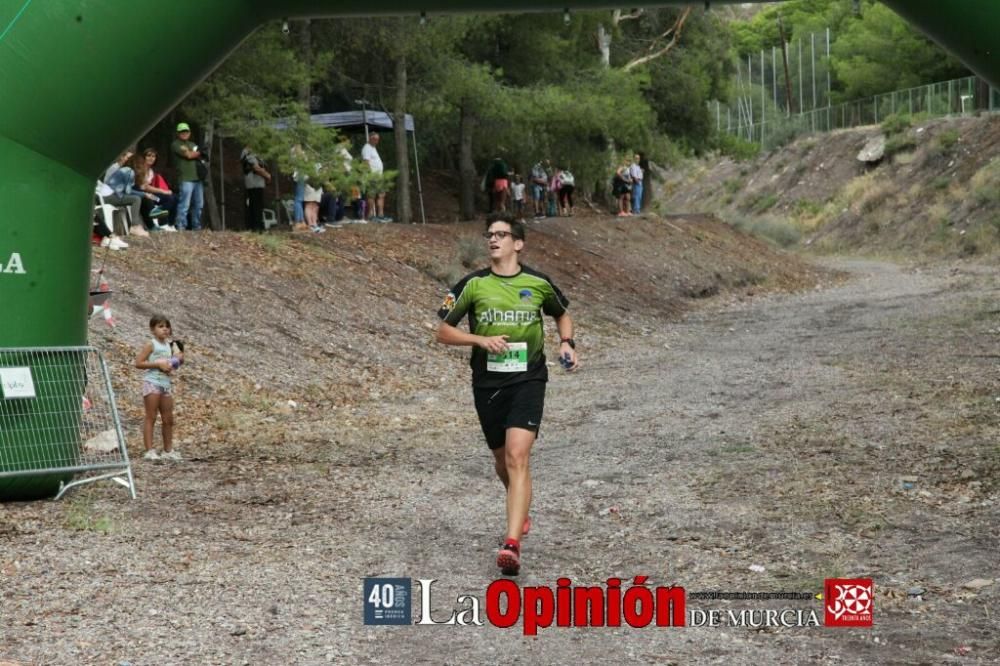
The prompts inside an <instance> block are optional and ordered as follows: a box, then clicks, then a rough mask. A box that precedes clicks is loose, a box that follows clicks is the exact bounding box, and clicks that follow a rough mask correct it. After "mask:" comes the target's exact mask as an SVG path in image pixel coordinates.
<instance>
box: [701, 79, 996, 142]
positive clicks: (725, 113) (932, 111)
mask: <svg viewBox="0 0 1000 666" xmlns="http://www.w3.org/2000/svg"><path fill="white" fill-rule="evenodd" d="M751 99H752V98H751ZM762 104H763V105H764V112H763V119H761V115H762V114H761V112H760V110H759V109H757V110H756V111H755V113H756V120H755V121H753V122H749V121H748V117H752V116H748V115H747V114H746V113H735V114H734V113H733V111H732V110H730V109H729V108H728V107H726V106H724V105H722V104H721V103H719V102H716V103H714V104H712V105H710V107H709V112H710V113H711V114H712V115H714V116H715V120H716V129H717V130H718V131H719V132H720V133H722V132H725V133H728V134H732V135H734V136H739V137H740V138H742V139H745V140H747V141H752V142H755V143H760V144H761V145H764V146H766V147H773V146H776V145H781V144H782V143H785V142H786V141H787V140H788V138H789V137H792V136H795V135H798V134H803V133H806V132H828V131H831V130H836V129H845V128H849V127H861V126H864V125H878V124H879V123H881V122H882V121H884V120H885V119H886V118H888V117H889V116H891V115H894V114H901V115H918V116H924V117H928V118H932V117H944V116H956V115H966V114H969V113H972V112H976V111H1000V90H997V89H995V88H992V87H990V86H989V85H988V84H986V83H985V82H984V81H983V80H982V79H979V78H977V77H975V76H969V77H965V78H962V79H955V80H952V81H943V82H940V83H932V84H929V85H925V86H919V87H916V88H908V89H905V90H896V91H893V92H888V93H884V94H881V95H875V96H874V97H868V98H865V99H860V100H855V101H853V102H845V103H843V104H835V105H832V106H826V107H823V108H819V109H813V110H810V111H805V112H802V113H793V114H791V115H787V114H786V113H784V112H783V111H781V110H780V109H778V108H777V107H774V106H772V105H771V104H770V101H769V100H765V101H764V102H762Z"/></svg>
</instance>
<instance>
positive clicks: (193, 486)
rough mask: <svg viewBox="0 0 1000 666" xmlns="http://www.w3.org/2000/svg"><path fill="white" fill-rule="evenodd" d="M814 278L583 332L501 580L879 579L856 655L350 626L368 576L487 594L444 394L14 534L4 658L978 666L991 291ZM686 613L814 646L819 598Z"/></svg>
mask: <svg viewBox="0 0 1000 666" xmlns="http://www.w3.org/2000/svg"><path fill="white" fill-rule="evenodd" d="M830 263H832V264H833V267H835V268H839V269H842V270H847V271H849V272H851V273H852V274H853V277H852V279H850V280H849V281H847V282H846V283H844V284H843V285H841V286H839V287H835V288H831V289H826V290H823V291H813V292H809V293H806V294H799V295H790V296H788V295H785V296H769V297H764V298H758V299H755V300H753V301H749V302H744V303H738V304H732V305H729V306H727V307H722V308H717V309H713V310H711V311H702V312H700V313H698V314H697V315H694V316H691V317H688V318H687V319H686V320H684V321H683V322H680V323H676V324H664V325H663V329H662V330H660V331H649V332H648V334H646V335H642V336H634V337H630V338H627V339H625V340H619V341H613V340H611V339H606V338H601V337H599V336H597V335H594V336H591V338H590V340H589V341H588V348H587V349H585V350H582V351H583V353H584V354H585V356H584V358H585V362H586V368H585V371H583V372H581V373H579V374H577V375H574V376H567V375H565V374H562V373H560V372H556V371H553V381H552V382H551V384H550V388H549V397H548V401H547V403H548V404H547V405H546V420H545V424H544V427H543V436H542V439H541V440H540V442H539V444H538V447H537V449H536V453H535V457H534V477H535V484H536V485H535V488H536V495H535V500H534V511H533V513H534V515H535V519H536V523H535V529H534V531H533V533H532V534H531V536H530V537H528V539H527V541H526V544H525V571H524V573H523V574H522V576H521V577H520V579H519V583H520V584H521V585H554V583H555V580H556V579H557V578H558V577H561V576H565V577H569V578H570V579H572V580H573V582H574V583H575V584H600V583H601V582H603V581H604V580H605V579H606V578H609V577H612V576H617V577H621V578H623V579H627V580H631V579H632V577H633V576H636V575H648V576H649V577H650V580H651V582H652V583H654V584H677V585H682V586H684V587H685V588H686V589H687V590H688V591H689V592H695V591H710V590H722V591H795V592H810V593H816V592H819V591H821V589H822V582H823V579H824V578H826V577H835V576H839V577H872V578H874V579H875V585H876V595H877V597H876V605H875V628H874V629H872V630H865V629H849V630H848V629H830V628H824V627H816V628H782V629H761V630H754V629H747V628H741V627H719V628H685V629H654V628H646V629H631V628H619V629H609V628H600V629H587V630H580V629H565V628H551V629H543V630H541V632H540V634H539V636H538V637H536V638H525V637H522V636H521V631H520V625H518V626H516V627H514V628H511V629H508V630H501V629H496V628H492V627H489V626H486V627H464V628H463V627H449V626H442V627H422V626H410V627H366V626H364V625H363V624H362V622H361V612H362V606H361V581H362V578H363V577H365V576H407V577H411V578H413V579H418V578H434V579H437V580H438V581H439V583H437V585H436V587H435V617H436V618H438V619H442V618H445V617H447V614H448V612H449V611H450V609H451V608H453V607H455V606H456V604H455V598H456V596H457V595H460V594H472V595H475V596H478V597H479V598H480V599H482V598H483V597H484V592H485V589H486V586H487V585H488V584H489V583H490V582H491V581H492V580H493V579H494V577H495V571H494V568H493V566H492V554H493V549H494V548H495V546H496V540H497V537H498V536H499V533H500V530H501V527H500V526H501V525H502V505H501V503H500V500H499V498H500V493H499V489H498V484H497V482H496V481H495V480H494V479H492V478H491V470H490V466H489V464H488V459H487V455H488V454H487V452H486V450H485V447H484V446H483V445H482V444H481V442H480V436H479V433H478V430H477V425H476V423H475V421H474V417H473V413H472V408H471V397H470V396H469V395H467V393H468V392H467V388H466V387H465V386H454V385H452V384H442V386H441V388H440V389H439V390H437V391H432V392H428V393H426V394H422V395H419V396H414V397H413V398H412V399H410V400H408V401H406V402H397V403H393V404H384V405H382V406H380V407H375V406H373V407H372V408H371V410H370V411H368V412H354V413H351V414H340V415H338V417H337V419H335V420H334V421H335V423H336V426H334V427H335V430H332V431H331V423H332V422H334V421H331V419H323V420H321V421H317V422H315V423H308V424H301V425H300V426H298V427H297V428H296V430H295V431H294V432H293V433H292V434H291V435H290V437H289V439H288V441H290V442H293V443H289V444H285V445H283V446H281V447H280V448H278V447H275V446H270V445H265V444H259V445H258V444H255V443H254V442H241V443H239V448H237V447H236V446H233V448H231V449H229V450H228V451H227V450H222V451H220V452H219V454H218V455H214V456H205V457H203V458H201V459H197V460H193V461H190V462H189V463H186V464H184V465H177V466H172V467H167V466H160V465H157V466H149V465H147V466H142V465H140V466H139V467H138V478H139V483H140V484H141V487H140V498H139V499H138V500H137V501H135V502H131V503H127V502H123V501H122V499H121V497H120V495H118V494H115V491H113V490H109V489H106V488H94V489H90V490H85V491H82V492H80V493H78V494H77V495H76V497H75V498H74V499H73V500H72V501H70V502H65V503H62V504H60V505H58V506H57V508H56V509H55V511H53V508H52V507H53V505H52V504H48V503H35V504H31V505H24V506H17V507H11V508H9V509H6V511H8V513H7V516H6V520H5V522H4V523H2V524H0V525H7V527H6V529H5V530H4V533H3V534H0V538H2V539H3V541H4V543H5V548H4V551H5V553H6V554H3V555H0V565H3V567H4V573H5V575H6V577H7V582H8V583H9V584H5V586H4V589H3V591H2V595H3V614H2V618H0V628H2V634H0V657H7V658H11V659H15V660H21V661H24V662H33V663H39V664H41V663H45V664H49V663H54V664H64V663H105V664H106V663H119V662H122V661H127V662H129V663H130V664H134V665H135V666H138V665H140V664H168V663H177V664H180V663H185V664H188V663H190V664H195V663H197V664H240V663H246V664H265V663H300V664H318V663H363V664H364V663H379V664H381V663H386V664H389V663H426V664H442V663H448V664H451V663H455V664H458V663H462V664H467V663H525V664H554V663H573V662H576V663H579V664H585V663H597V662H599V661H603V660H613V661H615V662H619V661H624V660H628V661H633V662H639V663H705V664H711V663H718V664H743V663H759V664H801V663H808V662H817V663H819V662H825V661H827V660H836V663H841V664H871V663H900V664H903V663H907V664H908V663H949V662H954V663H992V662H991V661H990V660H991V659H992V658H993V657H990V656H989V655H991V654H993V655H996V654H997V653H998V652H1000V642H998V639H997V638H996V636H997V628H998V627H997V624H998V623H997V621H996V612H995V611H993V610H991V609H990V606H991V605H992V604H995V603H996V600H997V591H998V588H1000V582H995V583H993V584H992V585H989V586H986V587H982V588H981V589H979V590H978V591H974V590H972V589H966V588H964V587H963V584H964V583H967V582H969V581H971V580H973V579H977V578H979V579H989V580H993V579H1000V569H998V565H997V560H996V544H997V536H998V525H1000V522H998V520H997V519H998V508H997V506H998V505H997V498H998V492H997V480H996V479H997V475H996V472H997V471H998V470H997V468H998V451H997V448H996V442H997V441H998V435H1000V433H998V432H997V420H996V416H997V402H996V401H997V400H1000V398H996V397H995V395H996V393H997V391H996V388H995V379H996V369H997V364H996V357H997V352H998V349H997V333H998V328H997V326H998V324H997V307H998V306H997V295H998V284H1000V275H998V274H997V273H996V272H995V271H985V270H975V269H971V268H963V269H961V270H945V269H927V270H924V271H915V270H909V269H903V268H900V267H897V266H895V265H891V264H886V263H876V262H866V261H842V260H838V261H832V262H830ZM373 424H374V425H373ZM233 444H234V445H235V444H236V443H233ZM362 451H363V453H362ZM901 477H906V479H901ZM81 516H82V518H81ZM95 516H100V517H102V518H105V519H107V521H108V525H109V527H108V529H104V528H103V527H102V526H101V525H98V524H96V523H95V522H94V520H95V518H94V517H95ZM81 521H83V524H82V525H81V524H79V523H80V522H81ZM52 529H56V530H58V531H60V532H61V536H60V538H59V541H58V544H59V546H60V547H59V548H53V547H51V542H50V539H49V536H48V535H49V533H50V532H51V530H52ZM6 546H9V549H8V548H7V547H6ZM752 565H753V566H754V568H755V569H758V571H753V570H751V569H750V567H751V566H752ZM760 567H763V570H759V568H760ZM914 588H922V589H923V590H924V592H923V593H922V594H920V595H919V596H916V595H914V596H908V591H910V592H915V591H916V590H915V589H914ZM688 607H689V608H722V609H740V608H776V609H780V608H803V609H808V608H811V609H813V610H815V611H816V612H817V613H819V615H820V620H821V621H822V608H821V605H820V602H818V601H780V602H779V601H767V602H709V601H697V602H696V601H693V600H692V601H689V603H688ZM876 639H877V642H876Z"/></svg>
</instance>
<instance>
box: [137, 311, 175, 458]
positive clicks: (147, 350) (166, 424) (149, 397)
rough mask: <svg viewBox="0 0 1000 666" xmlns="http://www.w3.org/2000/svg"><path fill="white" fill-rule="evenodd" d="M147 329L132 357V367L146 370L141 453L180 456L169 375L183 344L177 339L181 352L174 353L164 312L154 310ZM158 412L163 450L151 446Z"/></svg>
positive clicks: (144, 374) (168, 324)
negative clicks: (148, 337) (147, 336)
mask: <svg viewBox="0 0 1000 666" xmlns="http://www.w3.org/2000/svg"><path fill="white" fill-rule="evenodd" d="M149 331H150V333H152V335H153V337H152V339H151V340H150V341H149V342H147V343H146V344H144V345H143V346H142V348H141V349H140V350H139V354H138V356H136V359H135V367H137V368H139V369H140V370H145V371H146V372H144V373H143V375H142V402H143V406H144V407H145V412H146V418H145V421H144V423H143V427H142V444H143V447H144V448H145V449H146V451H145V453H144V454H143V456H142V457H143V459H145V460H161V459H163V460H181V455H180V453H178V452H177V451H175V450H174V394H173V390H172V383H171V381H170V375H171V374H173V373H174V372H175V371H176V370H177V368H179V367H180V366H181V364H182V363H183V362H184V344H183V343H182V342H180V341H178V342H177V343H176V344H177V346H178V347H179V349H180V352H179V353H178V354H176V355H174V354H173V352H172V347H173V345H172V344H171V343H170V337H171V335H172V333H173V331H172V329H171V327H170V320H169V319H167V318H166V317H165V316H163V315H158V314H154V315H153V316H152V317H151V318H150V320H149ZM157 414H159V416H160V429H161V431H162V434H163V453H162V454H160V453H157V451H156V448H155V447H154V446H153V428H154V427H155V425H156V416H157Z"/></svg>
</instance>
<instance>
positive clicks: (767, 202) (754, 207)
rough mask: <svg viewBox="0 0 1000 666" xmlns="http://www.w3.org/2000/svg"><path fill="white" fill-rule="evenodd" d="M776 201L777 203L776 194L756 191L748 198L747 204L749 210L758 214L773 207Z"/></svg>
mask: <svg viewBox="0 0 1000 666" xmlns="http://www.w3.org/2000/svg"><path fill="white" fill-rule="evenodd" d="M776 203H778V195H777V194H774V193H772V192H758V193H757V194H756V195H754V197H753V198H752V199H750V201H749V204H748V205H749V208H750V211H751V212H753V213H757V214H760V213H763V212H764V211H767V210H770V209H771V208H773V207H774V204H776Z"/></svg>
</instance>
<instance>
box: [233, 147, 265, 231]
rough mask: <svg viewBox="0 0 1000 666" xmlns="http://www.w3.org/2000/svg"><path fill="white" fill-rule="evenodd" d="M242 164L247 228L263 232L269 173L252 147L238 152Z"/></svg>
mask: <svg viewBox="0 0 1000 666" xmlns="http://www.w3.org/2000/svg"><path fill="white" fill-rule="evenodd" d="M240 163H241V164H242V165H243V186H244V187H245V188H246V191H247V199H246V220H247V228H248V229H250V230H251V231H255V232H257V233H263V232H264V188H265V187H266V186H267V184H268V183H270V182H271V173H270V172H269V171H268V170H267V167H266V166H265V164H264V162H263V161H261V159H260V158H259V157H257V155H255V154H254V152H253V148H251V147H250V146H244V147H243V152H242V153H240Z"/></svg>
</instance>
